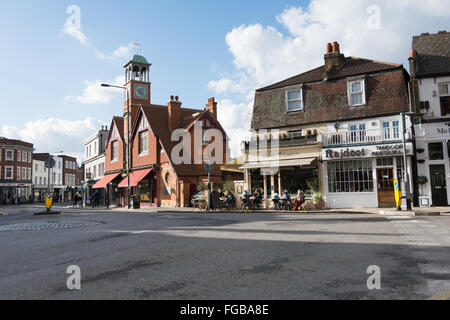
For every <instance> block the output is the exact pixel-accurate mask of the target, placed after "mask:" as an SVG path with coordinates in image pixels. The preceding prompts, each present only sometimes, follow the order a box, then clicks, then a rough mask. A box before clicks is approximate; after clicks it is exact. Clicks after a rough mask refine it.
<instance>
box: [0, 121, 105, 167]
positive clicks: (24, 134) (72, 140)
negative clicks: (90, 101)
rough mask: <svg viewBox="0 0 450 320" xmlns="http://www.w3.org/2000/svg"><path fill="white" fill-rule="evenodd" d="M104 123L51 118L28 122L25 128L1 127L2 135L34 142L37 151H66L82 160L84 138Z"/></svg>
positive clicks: (0, 134)
mask: <svg viewBox="0 0 450 320" xmlns="http://www.w3.org/2000/svg"><path fill="white" fill-rule="evenodd" d="M102 125H104V123H103V122H102V121H100V120H96V119H93V118H86V119H84V120H73V121H72V120H64V119H57V118H49V119H46V120H42V119H40V120H35V121H30V122H27V123H26V124H25V126H24V127H23V128H17V127H14V126H3V127H0V136H4V137H7V138H9V139H20V140H23V141H26V142H30V143H33V144H34V148H35V149H36V151H35V152H50V153H54V152H59V151H64V154H67V155H73V156H76V157H77V159H78V161H79V162H81V161H83V160H84V152H83V151H84V145H83V141H84V139H86V138H87V137H89V136H90V135H92V134H93V133H95V132H96V131H97V130H99V128H100V127H101V126H102Z"/></svg>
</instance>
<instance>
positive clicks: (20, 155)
mask: <svg viewBox="0 0 450 320" xmlns="http://www.w3.org/2000/svg"><path fill="white" fill-rule="evenodd" d="M17 162H22V151H20V150H17Z"/></svg>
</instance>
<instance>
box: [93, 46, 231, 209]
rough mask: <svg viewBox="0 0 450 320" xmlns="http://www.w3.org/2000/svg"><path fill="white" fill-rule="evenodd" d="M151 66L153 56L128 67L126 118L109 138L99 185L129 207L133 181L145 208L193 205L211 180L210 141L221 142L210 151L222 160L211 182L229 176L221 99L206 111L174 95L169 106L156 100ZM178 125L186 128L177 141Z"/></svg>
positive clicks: (117, 119)
mask: <svg viewBox="0 0 450 320" xmlns="http://www.w3.org/2000/svg"><path fill="white" fill-rule="evenodd" d="M149 68H150V64H149V63H148V62H147V60H146V59H145V58H144V57H142V56H138V55H136V56H134V57H133V59H132V60H131V61H130V62H128V63H127V64H126V65H125V79H126V84H125V86H126V87H127V88H128V90H129V93H130V94H129V96H130V101H127V100H125V101H124V115H123V117H114V118H113V119H112V122H111V126H110V132H109V136H108V139H107V142H106V152H105V154H106V156H105V157H106V160H105V161H106V173H105V177H104V178H103V179H102V180H101V181H99V182H98V183H97V184H96V185H95V186H94V188H97V189H102V188H104V189H106V192H107V199H108V201H109V205H111V206H113V205H118V206H125V205H127V189H128V182H130V187H131V193H132V195H133V196H134V197H133V199H134V201H135V202H139V203H140V206H141V207H146V206H181V207H184V206H189V205H190V199H191V197H192V195H193V194H195V193H196V192H197V185H198V184H199V183H200V182H205V181H207V178H208V177H207V172H206V170H205V166H204V161H203V159H204V158H203V157H202V155H203V152H205V151H208V150H209V149H208V145H211V144H210V143H214V142H217V145H220V146H219V147H218V148H215V149H214V151H213V152H211V153H209V154H211V155H212V156H214V157H215V159H219V158H220V161H217V163H216V164H215V165H214V166H213V169H212V172H211V181H212V182H213V183H215V182H222V180H223V178H222V172H221V169H220V165H221V164H222V163H224V162H225V161H226V155H227V154H228V153H227V150H228V149H227V138H226V134H225V131H224V130H223V128H222V126H221V125H220V123H219V122H218V121H217V102H216V101H215V100H214V98H211V99H209V100H208V103H207V104H206V107H205V108H204V109H203V110H201V109H190V108H183V107H182V106H181V105H182V103H181V101H179V99H178V97H174V96H171V97H170V100H169V102H168V103H167V105H156V104H152V103H151V95H150V88H151V87H150V86H151V84H150V77H149ZM128 102H129V107H130V113H129V117H128ZM128 119H130V123H129V124H128ZM178 129H181V130H183V131H182V132H183V135H181V136H178V138H176V139H175V140H176V141H172V135H174V134H175V135H176V134H177V132H178V131H177V130H178ZM196 129H197V131H196ZM194 131H195V132H197V134H194ZM128 139H129V140H130V141H131V143H130V145H129V147H130V155H131V157H130V168H131V170H130V172H127V168H128V163H127V161H128V159H127V154H128V150H127V149H128V144H127V142H128ZM180 147H181V149H184V150H181V149H179V148H180ZM174 154H175V155H176V157H175V158H177V159H175V158H174V157H173V155H174ZM178 158H182V159H181V160H182V161H179V159H178ZM199 159H200V160H199ZM195 163H197V164H195Z"/></svg>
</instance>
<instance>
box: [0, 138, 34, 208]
mask: <svg viewBox="0 0 450 320" xmlns="http://www.w3.org/2000/svg"><path fill="white" fill-rule="evenodd" d="M33 150H34V149H33V144H32V143H28V142H23V141H20V140H11V139H7V138H3V137H0V204H12V203H23V202H26V201H29V200H30V197H31V186H32V176H33V175H32V172H33Z"/></svg>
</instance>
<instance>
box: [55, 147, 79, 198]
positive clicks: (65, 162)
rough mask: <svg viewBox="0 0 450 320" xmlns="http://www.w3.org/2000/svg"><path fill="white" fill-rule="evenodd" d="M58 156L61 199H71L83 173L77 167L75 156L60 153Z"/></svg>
mask: <svg viewBox="0 0 450 320" xmlns="http://www.w3.org/2000/svg"><path fill="white" fill-rule="evenodd" d="M58 158H60V159H61V160H62V189H63V194H62V197H63V198H62V201H63V202H64V201H72V199H73V196H74V194H75V192H77V191H78V187H80V186H81V179H82V175H83V173H82V172H80V170H79V168H78V164H77V158H74V157H71V156H66V155H60V156H58ZM77 177H78V183H77Z"/></svg>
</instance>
